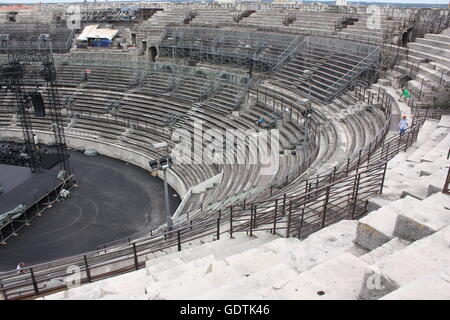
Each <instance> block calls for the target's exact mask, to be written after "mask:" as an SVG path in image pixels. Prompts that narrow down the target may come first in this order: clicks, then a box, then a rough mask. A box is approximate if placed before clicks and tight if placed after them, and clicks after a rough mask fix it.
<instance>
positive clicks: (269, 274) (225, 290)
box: [193, 263, 298, 300]
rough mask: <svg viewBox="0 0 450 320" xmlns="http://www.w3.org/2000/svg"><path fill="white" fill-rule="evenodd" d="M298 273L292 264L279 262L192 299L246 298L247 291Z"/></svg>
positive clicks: (255, 290)
mask: <svg viewBox="0 0 450 320" xmlns="http://www.w3.org/2000/svg"><path fill="white" fill-rule="evenodd" d="M297 274H298V273H297V272H296V271H295V270H294V269H293V268H292V266H290V265H288V264H286V263H279V264H276V265H274V266H272V267H269V268H267V269H263V270H261V271H260V272H256V273H254V274H251V275H249V276H248V277H243V278H241V279H240V280H238V281H235V282H231V283H229V284H227V285H224V286H221V287H218V288H217V289H213V290H210V291H207V292H204V293H201V294H199V295H195V296H194V297H193V299H199V300H241V299H246V298H244V297H246V296H247V295H248V294H249V293H252V292H257V291H259V290H260V289H261V288H264V287H267V286H271V285H272V284H273V283H277V282H279V281H287V280H288V279H292V278H294V277H295V276H296V275H297Z"/></svg>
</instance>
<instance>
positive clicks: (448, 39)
mask: <svg viewBox="0 0 450 320" xmlns="http://www.w3.org/2000/svg"><path fill="white" fill-rule="evenodd" d="M419 39H427V40H430V41H438V42H442V43H447V44H449V43H450V36H449V35H445V34H442V33H441V34H433V33H427V34H426V35H425V38H418V39H416V41H417V40H419Z"/></svg>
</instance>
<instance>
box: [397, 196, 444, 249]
mask: <svg viewBox="0 0 450 320" xmlns="http://www.w3.org/2000/svg"><path fill="white" fill-rule="evenodd" d="M448 201H450V196H448V195H446V194H444V193H441V192H439V193H436V194H433V195H431V196H429V197H428V198H426V199H425V200H423V201H420V200H417V199H414V198H412V197H406V198H405V201H404V203H403V204H402V212H401V213H399V215H398V217H397V220H396V222H395V229H394V235H395V236H397V237H399V238H401V239H404V240H407V241H416V240H420V239H422V238H424V237H426V236H429V235H431V234H433V233H435V232H436V231H438V230H440V229H442V228H444V227H446V226H447V225H450V209H446V208H445V204H446V203H449V202H448ZM449 208H450V205H449Z"/></svg>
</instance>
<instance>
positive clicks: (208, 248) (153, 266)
mask: <svg viewBox="0 0 450 320" xmlns="http://www.w3.org/2000/svg"><path fill="white" fill-rule="evenodd" d="M247 241H248V239H247V237H246V236H244V235H242V236H241V235H236V237H235V238H234V239H228V238H226V239H220V240H218V241H214V242H211V243H209V242H208V243H204V244H202V245H199V246H194V247H191V248H189V249H185V250H182V251H179V252H174V253H171V254H166V255H162V256H159V257H157V258H155V259H150V260H147V261H146V263H145V266H146V268H148V269H149V271H150V272H157V271H158V270H160V268H166V267H168V266H171V265H173V266H176V265H178V264H180V263H182V262H188V261H191V260H193V259H198V258H201V257H204V256H207V255H209V254H211V252H212V251H213V250H214V248H216V249H217V250H221V248H227V247H237V246H239V245H240V244H243V243H245V242H247ZM175 259H179V261H178V262H170V260H175ZM161 263H163V265H161V266H158V265H159V264H161ZM163 270H164V269H163Z"/></svg>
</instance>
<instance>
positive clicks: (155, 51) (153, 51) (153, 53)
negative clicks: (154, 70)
mask: <svg viewBox="0 0 450 320" xmlns="http://www.w3.org/2000/svg"><path fill="white" fill-rule="evenodd" d="M157 56H158V49H156V47H155V46H151V47H150V48H148V59H149V61H150V62H155V61H156V57H157Z"/></svg>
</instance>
